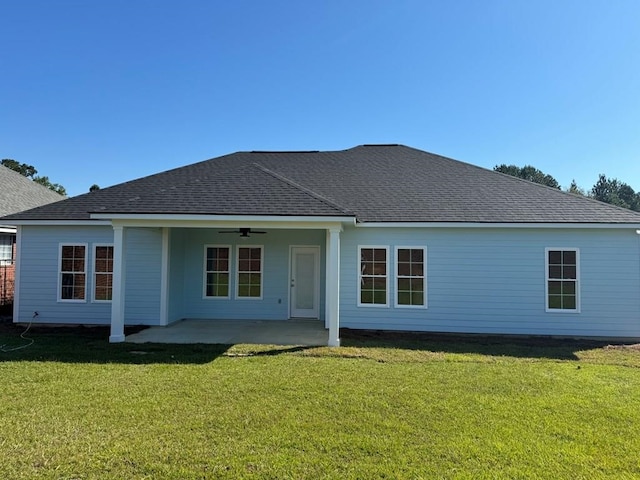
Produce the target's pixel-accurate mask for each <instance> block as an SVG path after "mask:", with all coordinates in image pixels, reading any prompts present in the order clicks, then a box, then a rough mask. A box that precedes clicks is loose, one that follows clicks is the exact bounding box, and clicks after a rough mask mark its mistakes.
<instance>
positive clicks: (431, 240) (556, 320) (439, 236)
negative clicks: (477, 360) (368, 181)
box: [340, 228, 640, 337]
mask: <svg viewBox="0 0 640 480" xmlns="http://www.w3.org/2000/svg"><path fill="white" fill-rule="evenodd" d="M369 244H376V245H388V246H389V247H394V246H398V245H399V246H401V245H425V246H426V247H427V252H428V257H427V276H426V279H427V282H428V287H427V289H428V291H427V295H428V298H429V308H428V309H425V310H411V309H398V308H394V307H393V305H394V303H395V293H396V292H395V290H396V289H395V285H394V282H393V281H392V282H391V289H390V303H391V305H392V306H390V307H387V308H365V307H358V306H357V298H356V295H357V294H356V292H357V273H358V268H359V265H358V262H359V259H358V253H357V251H358V250H357V248H358V245H369ZM545 247H567V248H579V249H580V260H581V262H580V268H581V285H580V288H581V312H580V313H566V312H563V313H547V312H545ZM390 252H391V254H392V258H391V268H390V270H391V271H393V268H394V267H393V266H394V262H395V258H394V253H393V252H394V250H393V248H392V249H391V250H390ZM340 282H341V283H340V287H341V292H340V293H341V299H340V300H341V301H340V324H341V326H342V327H350V328H374V329H395V330H417V331H441V332H471V333H510V334H541V335H585V336H629V337H640V299H639V297H640V243H639V236H638V235H637V234H636V233H635V230H631V229H629V230H626V229H625V230H608V229H607V230H604V229H592V230H586V229H584V230H583V229H580V230H569V229H567V230H549V229H539V230H533V229H428V228H416V229H384V228H351V229H348V230H347V231H345V232H343V234H342V249H341V280H340Z"/></svg>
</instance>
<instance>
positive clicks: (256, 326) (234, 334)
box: [125, 319, 329, 346]
mask: <svg viewBox="0 0 640 480" xmlns="http://www.w3.org/2000/svg"><path fill="white" fill-rule="evenodd" d="M328 340H329V331H328V330H327V329H325V327H324V322H323V321H322V320H309V319H295V320H203V319H186V320H182V321H180V322H176V323H174V324H171V325H169V326H166V327H150V328H147V329H145V330H142V331H140V332H138V333H134V334H132V335H128V336H127V337H126V338H125V341H126V342H130V343H211V344H224V345H234V344H238V343H253V344H267V345H304V346H320V345H327V343H328Z"/></svg>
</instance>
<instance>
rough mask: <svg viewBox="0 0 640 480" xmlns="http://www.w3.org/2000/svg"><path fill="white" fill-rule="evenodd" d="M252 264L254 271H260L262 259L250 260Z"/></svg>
mask: <svg viewBox="0 0 640 480" xmlns="http://www.w3.org/2000/svg"><path fill="white" fill-rule="evenodd" d="M250 262H251V264H250V266H249V267H250V269H251V271H252V272H259V271H260V260H250Z"/></svg>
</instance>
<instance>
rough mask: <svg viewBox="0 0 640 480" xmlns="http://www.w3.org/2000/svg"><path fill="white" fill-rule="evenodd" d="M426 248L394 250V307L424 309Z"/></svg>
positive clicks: (399, 248)
mask: <svg viewBox="0 0 640 480" xmlns="http://www.w3.org/2000/svg"><path fill="white" fill-rule="evenodd" d="M425 267H426V248H424V247H397V248H396V307H423V308H424V307H426V306H427V302H426V293H427V283H426V278H425V272H426V268H425Z"/></svg>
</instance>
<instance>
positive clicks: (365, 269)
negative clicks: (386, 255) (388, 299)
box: [360, 262, 373, 275]
mask: <svg viewBox="0 0 640 480" xmlns="http://www.w3.org/2000/svg"><path fill="white" fill-rule="evenodd" d="M360 271H361V272H362V274H363V275H373V262H362V263H361V265H360Z"/></svg>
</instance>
